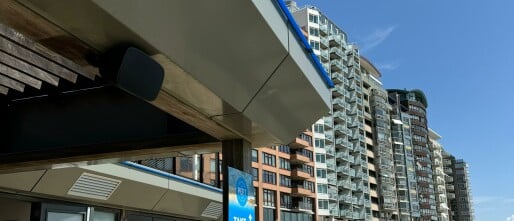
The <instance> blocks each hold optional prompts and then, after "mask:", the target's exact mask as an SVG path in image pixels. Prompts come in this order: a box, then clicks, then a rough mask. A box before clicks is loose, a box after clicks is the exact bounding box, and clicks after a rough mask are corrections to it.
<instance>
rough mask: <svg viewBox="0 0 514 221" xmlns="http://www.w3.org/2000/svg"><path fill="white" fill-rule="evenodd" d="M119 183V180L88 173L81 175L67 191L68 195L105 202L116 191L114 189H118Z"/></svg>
mask: <svg viewBox="0 0 514 221" xmlns="http://www.w3.org/2000/svg"><path fill="white" fill-rule="evenodd" d="M120 183H121V180H115V179H111V178H108V177H103V176H98V175H95V174H90V173H82V175H80V177H79V178H78V179H77V181H75V183H74V184H73V186H72V187H71V189H70V190H69V191H68V194H69V195H74V196H81V197H88V198H94V199H101V200H107V199H109V197H111V194H112V193H113V192H114V191H115V190H116V188H118V186H119V185H120Z"/></svg>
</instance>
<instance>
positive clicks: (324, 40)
mask: <svg viewBox="0 0 514 221" xmlns="http://www.w3.org/2000/svg"><path fill="white" fill-rule="evenodd" d="M319 42H320V45H319V46H320V47H321V48H322V49H327V48H328V46H329V44H328V39H327V38H320V41H319ZM327 56H328V54H327Z"/></svg>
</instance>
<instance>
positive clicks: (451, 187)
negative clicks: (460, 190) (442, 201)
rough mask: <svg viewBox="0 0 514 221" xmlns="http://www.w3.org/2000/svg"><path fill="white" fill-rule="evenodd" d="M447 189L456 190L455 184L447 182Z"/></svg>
mask: <svg viewBox="0 0 514 221" xmlns="http://www.w3.org/2000/svg"><path fill="white" fill-rule="evenodd" d="M446 190H448V191H455V186H453V185H452V184H447V185H446Z"/></svg>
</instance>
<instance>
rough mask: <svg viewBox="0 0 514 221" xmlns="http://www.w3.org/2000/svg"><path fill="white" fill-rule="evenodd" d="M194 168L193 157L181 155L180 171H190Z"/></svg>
mask: <svg viewBox="0 0 514 221" xmlns="http://www.w3.org/2000/svg"><path fill="white" fill-rule="evenodd" d="M192 170H193V158H192V157H181V158H180V171H182V172H189V171H192Z"/></svg>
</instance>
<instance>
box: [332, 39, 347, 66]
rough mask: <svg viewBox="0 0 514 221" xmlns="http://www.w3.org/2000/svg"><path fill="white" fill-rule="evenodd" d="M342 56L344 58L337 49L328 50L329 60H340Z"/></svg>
mask: <svg viewBox="0 0 514 221" xmlns="http://www.w3.org/2000/svg"><path fill="white" fill-rule="evenodd" d="M331 43H332V42H331ZM343 56H344V54H343V52H342V51H341V49H340V48H338V47H334V48H330V59H340V58H342V57H343ZM341 68H342V67H341Z"/></svg>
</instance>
